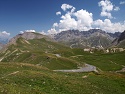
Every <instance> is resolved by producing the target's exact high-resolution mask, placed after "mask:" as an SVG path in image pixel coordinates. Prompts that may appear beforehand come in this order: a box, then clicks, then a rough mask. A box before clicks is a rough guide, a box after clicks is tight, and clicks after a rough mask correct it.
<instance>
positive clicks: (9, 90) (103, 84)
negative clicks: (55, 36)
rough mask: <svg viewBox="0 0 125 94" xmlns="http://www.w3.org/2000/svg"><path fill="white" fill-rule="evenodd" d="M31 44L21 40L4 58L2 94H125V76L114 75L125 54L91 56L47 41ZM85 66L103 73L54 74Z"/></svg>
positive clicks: (0, 68) (0, 69)
mask: <svg viewBox="0 0 125 94" xmlns="http://www.w3.org/2000/svg"><path fill="white" fill-rule="evenodd" d="M28 42H29V43H27V42H26V41H24V40H23V39H19V40H18V41H17V43H18V45H11V46H10V47H9V48H8V50H7V51H6V52H5V53H1V54H0V55H1V56H2V55H4V56H6V58H4V59H3V63H0V94H29V93H31V94H96V93H97V94H125V89H124V88H125V79H124V78H125V75H124V73H122V74H118V73H115V72H113V71H116V70H120V69H122V65H125V59H124V57H125V52H122V53H113V54H100V53H95V54H89V53H85V52H84V51H83V49H70V48H68V47H65V46H63V45H60V44H58V43H54V42H49V41H46V40H45V39H40V40H29V41H28ZM22 45H23V46H22ZM9 51H11V52H9ZM54 54H59V55H61V57H57V56H56V55H54ZM11 62H13V63H11ZM14 62H18V63H14ZM84 63H88V64H92V65H95V66H96V67H98V68H99V69H101V70H102V71H103V72H101V74H100V75H97V74H94V73H61V72H53V71H51V69H72V68H77V65H79V66H82V65H84ZM39 65H42V66H39ZM109 71H112V72H109ZM84 76H87V78H83V77H84Z"/></svg>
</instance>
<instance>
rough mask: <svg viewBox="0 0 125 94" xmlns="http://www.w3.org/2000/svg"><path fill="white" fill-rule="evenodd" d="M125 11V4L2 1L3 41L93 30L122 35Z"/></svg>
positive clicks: (115, 0) (0, 26)
mask: <svg viewBox="0 0 125 94" xmlns="http://www.w3.org/2000/svg"><path fill="white" fill-rule="evenodd" d="M124 9H125V1H124V0H0V37H1V36H4V35H7V36H11V37H13V36H15V35H16V34H18V33H20V31H21V32H27V31H29V32H30V31H31V32H41V33H43V31H44V32H45V33H47V34H49V33H50V34H53V33H58V32H61V31H63V30H68V29H79V30H81V31H83V30H88V29H91V28H100V29H103V30H105V31H107V32H117V31H120V32H122V31H123V30H125V10H124ZM114 27H116V28H114ZM113 28H114V29H113Z"/></svg>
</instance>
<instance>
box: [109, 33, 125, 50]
mask: <svg viewBox="0 0 125 94" xmlns="http://www.w3.org/2000/svg"><path fill="white" fill-rule="evenodd" d="M111 47H119V48H125V31H124V32H122V33H121V34H120V36H119V37H118V38H116V39H115V40H114V41H113V42H112V44H111Z"/></svg>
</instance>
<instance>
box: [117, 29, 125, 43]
mask: <svg viewBox="0 0 125 94" xmlns="http://www.w3.org/2000/svg"><path fill="white" fill-rule="evenodd" d="M123 40H125V31H124V32H122V33H121V35H120V36H119V38H118V43H119V42H120V41H123Z"/></svg>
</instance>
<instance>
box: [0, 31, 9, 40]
mask: <svg viewBox="0 0 125 94" xmlns="http://www.w3.org/2000/svg"><path fill="white" fill-rule="evenodd" d="M0 38H1V39H9V38H10V33H8V32H6V31H2V32H0Z"/></svg>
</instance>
